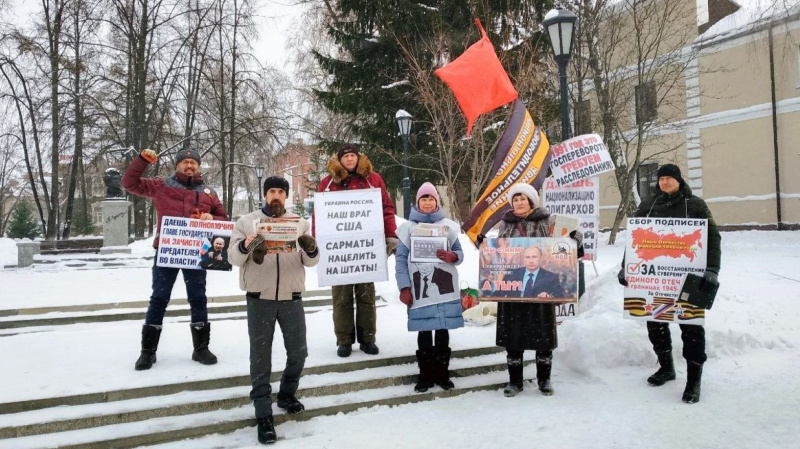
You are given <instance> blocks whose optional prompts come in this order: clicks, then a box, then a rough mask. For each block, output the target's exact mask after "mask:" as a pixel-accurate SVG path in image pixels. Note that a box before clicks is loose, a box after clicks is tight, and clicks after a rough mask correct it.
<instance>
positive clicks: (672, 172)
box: [658, 164, 684, 185]
mask: <svg viewBox="0 0 800 449" xmlns="http://www.w3.org/2000/svg"><path fill="white" fill-rule="evenodd" d="M662 176H669V177H671V178H675V180H676V181H678V183H680V184H681V185H683V184H684V181H683V177H682V176H681V169H680V168H678V166H677V165H675V164H664V165H662V166H661V167H660V168H659V169H658V177H659V178H660V177H662Z"/></svg>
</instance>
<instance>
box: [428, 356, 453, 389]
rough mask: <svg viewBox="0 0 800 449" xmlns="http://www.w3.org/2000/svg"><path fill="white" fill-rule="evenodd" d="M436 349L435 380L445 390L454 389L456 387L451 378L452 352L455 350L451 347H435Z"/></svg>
mask: <svg viewBox="0 0 800 449" xmlns="http://www.w3.org/2000/svg"><path fill="white" fill-rule="evenodd" d="M435 351H436V352H435V353H434V354H435V355H434V357H435V358H434V359H433V361H434V368H435V371H434V378H433V381H434V382H435V383H436V385H438V386H440V387H442V389H443V390H452V389H453V388H455V385H453V381H452V380H450V354H452V352H453V351H451V350H450V348H435Z"/></svg>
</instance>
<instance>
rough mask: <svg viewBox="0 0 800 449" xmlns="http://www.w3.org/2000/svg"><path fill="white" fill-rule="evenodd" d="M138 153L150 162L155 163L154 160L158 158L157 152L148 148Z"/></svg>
mask: <svg viewBox="0 0 800 449" xmlns="http://www.w3.org/2000/svg"><path fill="white" fill-rule="evenodd" d="M140 155H141V156H142V159H144V160H146V161H147V162H149V163H151V164H155V162H156V161H157V160H158V154H156V152H155V151H153V150H150V149H144V150H142V152H141V153H140Z"/></svg>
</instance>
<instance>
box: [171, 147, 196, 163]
mask: <svg viewBox="0 0 800 449" xmlns="http://www.w3.org/2000/svg"><path fill="white" fill-rule="evenodd" d="M184 159H194V160H195V161H196V162H197V165H200V153H198V152H197V150H195V149H194V148H184V149H182V150H180V151H178V154H176V155H175V165H178V163H179V162H180V161H182V160H184Z"/></svg>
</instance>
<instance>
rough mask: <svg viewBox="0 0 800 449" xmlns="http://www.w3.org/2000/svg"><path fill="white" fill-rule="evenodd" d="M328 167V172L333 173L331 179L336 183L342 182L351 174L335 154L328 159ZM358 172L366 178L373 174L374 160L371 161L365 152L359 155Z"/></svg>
mask: <svg viewBox="0 0 800 449" xmlns="http://www.w3.org/2000/svg"><path fill="white" fill-rule="evenodd" d="M327 169H328V173H329V174H330V175H331V180H332V181H333V182H334V183H336V184H339V183H341V182H342V181H343V180H345V179H346V178H347V177H348V176H349V173H347V170H346V169H345V168H344V166H343V165H342V163H341V162H339V158H338V157H336V155H335V154H334V155H332V156H331V157H330V158H329V159H328V165H327ZM356 173H358V174H359V175H361V176H362V177H363V178H364V179H366V178H367V176H369V175H370V174H372V162H370V161H369V158H368V157H367V155H366V154H364V153H359V155H358V165H356Z"/></svg>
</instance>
